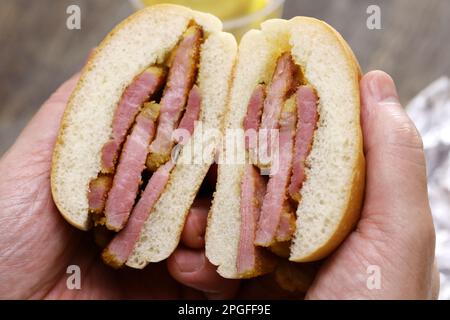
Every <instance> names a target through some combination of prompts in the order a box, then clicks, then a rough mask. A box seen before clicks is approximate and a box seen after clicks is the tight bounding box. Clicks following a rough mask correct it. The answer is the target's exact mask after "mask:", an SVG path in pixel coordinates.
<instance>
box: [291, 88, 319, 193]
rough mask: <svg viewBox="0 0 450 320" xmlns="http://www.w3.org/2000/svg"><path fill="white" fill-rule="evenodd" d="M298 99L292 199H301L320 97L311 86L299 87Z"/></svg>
mask: <svg viewBox="0 0 450 320" xmlns="http://www.w3.org/2000/svg"><path fill="white" fill-rule="evenodd" d="M296 99H297V118H298V123H297V130H296V133H295V147H294V161H293V164H292V178H291V184H290V185H289V195H290V196H291V198H292V199H294V200H297V201H300V189H301V187H302V185H303V181H304V180H305V160H306V158H307V157H308V155H309V153H310V151H311V147H312V143H313V138H314V130H315V129H316V127H317V121H318V119H319V113H318V111H317V103H318V98H317V96H316V94H315V92H314V90H313V89H312V88H311V87H308V86H301V87H299V88H298V90H297V92H296Z"/></svg>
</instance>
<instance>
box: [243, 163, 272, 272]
mask: <svg viewBox="0 0 450 320" xmlns="http://www.w3.org/2000/svg"><path fill="white" fill-rule="evenodd" d="M265 190H266V186H265V181H264V179H263V177H262V176H261V175H260V174H259V171H258V169H256V168H255V167H254V166H253V165H251V164H248V165H246V167H245V170H244V176H243V179H242V183H241V200H240V201H241V204H240V214H241V231H240V238H239V248H238V256H237V272H238V273H239V274H240V275H245V274H247V273H249V272H251V271H252V270H254V268H255V263H256V256H257V254H258V252H257V251H258V248H256V247H255V245H254V243H253V242H254V240H255V232H256V224H257V221H258V219H259V214H260V210H261V204H262V201H263V198H264V193H265Z"/></svg>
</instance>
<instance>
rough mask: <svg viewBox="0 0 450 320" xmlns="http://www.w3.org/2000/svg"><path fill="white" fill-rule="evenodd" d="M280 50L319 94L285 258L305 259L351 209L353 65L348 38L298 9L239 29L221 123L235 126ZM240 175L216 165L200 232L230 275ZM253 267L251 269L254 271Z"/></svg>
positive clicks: (358, 174) (330, 239)
mask: <svg viewBox="0 0 450 320" xmlns="http://www.w3.org/2000/svg"><path fill="white" fill-rule="evenodd" d="M286 51H290V52H291V54H292V56H293V59H294V61H295V63H296V64H297V65H299V66H301V69H302V71H303V74H304V76H305V79H306V81H307V82H308V83H309V84H310V85H312V86H313V87H314V88H315V89H316V90H317V93H318V96H319V98H320V101H319V105H318V110H319V114H320V118H319V123H318V129H317V130H316V132H315V135H314V141H313V148H312V151H311V153H310V155H309V156H308V158H307V160H306V161H307V169H306V175H307V179H306V181H305V183H304V184H303V187H302V189H301V198H302V199H301V202H300V204H299V206H298V209H297V224H296V226H297V229H296V232H295V235H294V239H293V242H292V245H291V252H290V260H292V261H297V262H301V261H302V262H306V261H314V260H318V259H321V258H323V257H325V256H326V255H328V254H329V253H330V252H331V251H333V250H334V249H335V248H336V247H337V246H338V245H339V244H340V243H341V241H342V240H343V239H344V237H345V236H346V235H347V234H348V232H349V231H350V230H351V228H352V227H353V226H354V225H355V223H356V221H357V219H358V216H359V211H360V207H361V202H362V194H363V188H364V175H365V174H364V167H365V165H364V156H363V148H362V135H361V128H360V120H359V117H360V101H359V77H360V69H359V66H358V63H357V61H356V59H355V57H354V55H353V53H352V51H351V49H350V48H349V46H348V45H347V44H346V42H345V41H344V40H343V39H342V37H341V36H340V35H339V34H338V33H337V32H336V31H335V30H334V29H333V28H332V27H330V26H329V25H327V24H326V23H324V22H322V21H319V20H316V19H313V18H306V17H296V18H293V19H291V20H289V21H286V20H280V19H274V20H268V21H266V22H264V23H263V24H262V26H261V31H256V30H252V31H249V32H248V33H247V34H246V35H244V37H243V38H242V40H241V43H240V45H239V53H238V62H237V66H236V69H235V74H234V81H233V86H232V89H231V96H230V106H229V109H230V112H229V114H228V117H227V128H242V127H243V119H244V117H245V114H246V111H247V105H248V101H249V99H250V95H251V93H252V91H253V89H254V87H255V85H256V84H257V83H258V82H261V81H264V82H266V83H267V82H268V81H269V79H270V77H271V74H272V72H273V70H274V64H275V62H276V58H277V57H278V56H279V54H280V53H282V52H286ZM240 150H241V152H245V151H244V150H243V148H241V149H240ZM224 152H225V153H226V152H227V150H226V148H225V150H224ZM308 168H309V169H308ZM241 180H242V165H233V164H227V165H220V166H219V171H218V183H217V190H216V193H215V197H214V201H213V205H212V208H211V211H210V214H209V221H208V228H207V233H206V255H207V257H208V258H209V260H210V261H211V262H212V263H213V264H215V265H217V266H218V272H219V273H220V274H221V275H222V276H224V277H226V278H236V277H238V274H237V273H236V257H237V250H238V242H239V234H240V214H239V198H240V185H241ZM260 263H261V264H263V263H264V262H260ZM259 273H260V271H258V270H255V274H254V275H255V276H256V275H258V274H259Z"/></svg>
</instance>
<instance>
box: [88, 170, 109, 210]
mask: <svg viewBox="0 0 450 320" xmlns="http://www.w3.org/2000/svg"><path fill="white" fill-rule="evenodd" d="M112 180H113V179H112V177H111V176H110V175H104V174H100V175H99V176H98V177H97V178H96V179H94V180H92V181H91V183H90V184H89V194H88V203H89V212H92V213H95V214H102V213H103V210H104V209H105V202H106V198H107V196H108V192H109V189H111V185H112Z"/></svg>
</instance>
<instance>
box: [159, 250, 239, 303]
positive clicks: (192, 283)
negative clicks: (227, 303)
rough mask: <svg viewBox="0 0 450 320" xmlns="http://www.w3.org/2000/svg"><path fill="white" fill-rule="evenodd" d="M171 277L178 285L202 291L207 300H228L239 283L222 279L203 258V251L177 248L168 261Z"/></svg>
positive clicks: (234, 292) (214, 268)
mask: <svg viewBox="0 0 450 320" xmlns="http://www.w3.org/2000/svg"><path fill="white" fill-rule="evenodd" d="M167 266H168V270H169V272H170V274H171V275H172V277H173V278H174V279H175V280H177V281H179V282H180V283H182V284H184V285H186V286H188V287H191V288H194V289H197V290H200V291H203V292H204V293H205V295H206V296H207V298H209V299H230V298H233V297H234V296H235V294H236V292H237V289H238V286H239V281H237V280H229V279H224V278H222V277H221V276H220V275H219V274H218V273H217V272H216V267H215V266H213V265H212V264H211V263H210V262H209V261H208V259H207V258H206V256H205V252H204V251H195V250H190V249H184V248H178V249H177V250H176V251H175V252H174V253H173V254H172V255H171V256H170V257H169V259H168V261H167Z"/></svg>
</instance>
